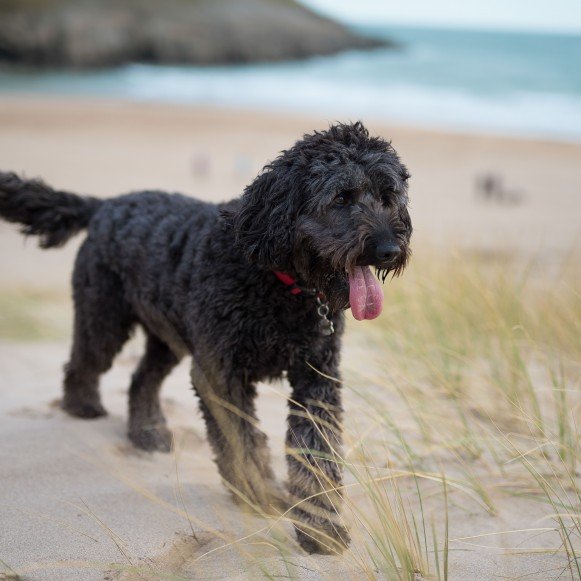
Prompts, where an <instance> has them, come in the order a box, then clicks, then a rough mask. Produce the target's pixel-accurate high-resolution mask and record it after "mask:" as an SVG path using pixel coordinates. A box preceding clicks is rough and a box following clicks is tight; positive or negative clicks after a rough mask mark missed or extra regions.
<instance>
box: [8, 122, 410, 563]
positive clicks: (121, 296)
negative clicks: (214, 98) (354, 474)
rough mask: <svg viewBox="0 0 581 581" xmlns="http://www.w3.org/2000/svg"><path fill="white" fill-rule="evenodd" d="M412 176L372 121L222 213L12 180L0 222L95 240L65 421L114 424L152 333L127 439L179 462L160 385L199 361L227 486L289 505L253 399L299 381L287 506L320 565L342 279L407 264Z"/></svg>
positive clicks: (185, 203)
mask: <svg viewBox="0 0 581 581" xmlns="http://www.w3.org/2000/svg"><path fill="white" fill-rule="evenodd" d="M408 177H409V176H408V173H407V171H406V168H405V167H404V166H403V165H402V163H401V162H400V160H399V158H398V156H397V154H396V152H395V150H394V149H393V148H392V147H391V145H390V144H389V143H387V142H386V141H384V140H383V139H380V138H377V137H370V136H369V134H368V132H367V130H366V129H365V128H364V127H363V125H362V124H360V123H355V124H349V125H342V124H340V125H335V126H332V127H330V128H329V129H328V130H326V131H322V132H315V133H313V134H310V135H306V136H304V138H303V139H302V140H300V141H298V142H297V143H296V144H295V145H294V146H293V147H292V148H291V149H289V150H287V151H284V152H282V153H281V155H280V156H279V157H278V158H276V159H275V160H274V161H273V162H272V163H270V164H269V165H267V166H266V167H265V168H264V171H263V172H262V173H261V174H260V175H259V176H258V177H257V178H256V179H255V180H254V182H253V183H252V184H250V185H249V186H248V187H247V188H246V190H245V192H244V195H243V196H242V197H241V198H239V199H236V200H233V201H231V202H229V203H226V204H219V205H214V204H209V203H204V202H201V201H197V200H195V199H192V198H188V197H185V196H181V195H179V194H166V193H162V192H157V191H147V192H140V193H133V194H129V195H126V196H121V197H117V198H112V199H108V200H106V201H98V200H96V199H94V198H89V197H81V196H76V195H74V194H68V193H64V192H56V191H53V190H52V189H50V188H49V187H48V186H46V185H44V184H43V183H42V182H39V181H26V180H21V179H19V178H18V177H17V176H16V175H14V174H10V173H7V174H1V173H0V216H2V217H3V218H5V219H6V220H9V221H11V222H19V223H22V224H24V225H25V228H24V229H23V232H24V233H25V234H37V235H40V236H41V245H42V246H43V247H51V246H58V245H60V244H62V243H64V242H65V241H66V240H67V239H68V238H69V237H70V236H72V235H73V234H75V233H76V232H77V231H79V230H80V229H82V228H85V227H87V228H88V235H87V238H86V240H85V241H84V243H83V244H82V246H81V248H80V250H79V253H78V256H77V260H76V265H75V271H74V276H73V291H74V302H75V328H74V341H73V346H72V351H71V357H70V361H69V363H68V364H67V366H66V368H65V380H64V398H63V408H64V409H65V410H66V411H67V412H69V413H70V414H73V415H75V416H79V417H84V418H93V417H97V416H101V415H103V414H105V413H106V412H105V410H104V408H103V406H102V405H101V401H100V397H99V392H98V381H99V376H100V375H101V374H102V373H104V372H105V371H106V370H107V369H109V367H110V366H111V364H112V361H113V358H114V357H115V355H116V354H117V353H118V352H119V351H120V350H121V347H122V346H123V344H124V343H125V341H126V340H127V339H128V337H129V336H130V334H131V332H132V330H133V328H134V327H135V325H137V324H139V325H141V326H142V327H143V328H144V330H145V332H146V334H147V347H146V352H145V354H144V356H143V359H142V361H141V363H140V364H139V367H138V368H137V370H136V372H135V374H134V375H133V380H132V383H131V386H130V390H129V437H130V439H131V440H132V441H133V442H134V444H135V445H136V446H138V447H140V448H143V449H146V450H169V448H170V445H171V434H170V432H169V430H168V429H167V428H166V426H165V419H164V416H163V413H162V410H161V407H160V404H159V389H160V386H161V383H162V381H163V379H164V378H165V376H166V375H167V374H168V373H169V372H170V371H171V369H172V368H173V367H174V366H175V365H176V364H177V363H178V361H179V360H180V359H181V358H182V357H183V356H185V355H191V356H192V359H193V365H192V372H191V377H192V383H193V387H194V389H195V391H196V393H197V395H198V397H199V400H200V408H201V411H202V414H203V416H204V419H205V421H206V424H207V429H208V438H209V440H210V443H211V445H212V448H213V451H214V453H215V456H216V463H217V465H218V469H219V470H220V473H221V475H222V476H223V478H224V480H225V481H226V482H227V483H228V485H229V486H230V487H232V488H234V489H236V490H238V491H239V493H240V494H242V495H243V496H244V497H246V498H247V499H249V500H251V501H253V502H257V503H261V504H262V505H268V504H269V503H271V502H273V501H277V500H280V499H281V497H282V493H281V492H280V491H279V490H278V488H277V486H276V483H275V481H274V476H273V473H272V470H271V468H270V464H269V452H268V448H267V443H266V436H265V435H264V434H263V433H262V432H261V431H260V430H259V429H258V428H257V427H256V414H255V406H254V398H255V396H256V387H255V386H256V383H257V382H259V381H264V380H270V379H274V378H279V377H281V376H282V375H283V373H284V372H288V379H289V381H290V384H291V386H292V396H291V399H290V403H289V407H290V414H289V419H288V433H287V454H288V455H287V458H288V466H289V492H290V495H291V502H292V503H293V504H294V503H295V502H299V501H302V502H300V504H299V505H298V506H296V507H295V508H294V509H293V511H292V514H293V516H294V518H295V519H296V521H297V522H296V528H297V535H298V538H299V541H300V543H301V545H302V546H303V547H304V548H305V549H307V550H309V551H311V552H328V551H334V550H339V549H340V548H341V547H342V546H345V545H346V544H347V543H348V541H349V537H348V534H347V532H346V530H345V529H344V527H342V526H341V524H340V523H339V521H338V510H339V504H340V500H341V495H340V493H338V492H323V491H325V490H327V489H332V488H334V487H337V486H338V485H340V483H341V467H340V464H339V463H338V462H337V461H336V458H337V456H339V455H340V454H341V415H342V407H341V397H340V396H341V393H340V392H341V389H340V387H341V384H340V381H339V378H340V373H339V356H340V346H341V335H342V333H343V329H344V315H343V310H344V309H345V308H347V307H348V303H349V289H348V277H347V274H346V271H347V270H348V269H349V268H352V267H353V265H372V266H374V267H376V269H377V270H378V273H379V275H380V277H385V275H387V273H389V272H392V273H395V274H398V273H400V272H401V271H402V269H403V268H404V267H405V264H406V262H407V259H408V257H409V239H410V236H411V231H412V228H411V222H410V218H409V214H408V212H407V202H408V198H407V179H408ZM386 245H387V247H389V248H390V249H392V250H391V251H390V252H389V253H386V252H384V251H382V249H383V248H386ZM394 248H395V249H396V250H395V251H393V249H394ZM274 270H279V271H284V272H287V273H290V274H291V275H294V276H295V277H297V278H298V279H299V281H300V283H301V284H302V285H303V286H304V287H305V288H315V289H317V290H319V291H321V292H323V293H324V294H325V295H326V297H327V298H328V301H329V306H330V315H329V317H330V318H331V320H332V321H333V323H334V325H335V329H336V332H335V333H334V334H333V335H330V336H327V335H323V334H322V333H321V332H320V317H319V316H318V315H317V312H316V308H315V302H314V299H313V297H312V295H311V294H309V293H307V292H304V293H301V294H298V295H293V294H291V293H290V292H289V289H288V288H287V287H285V286H284V285H283V284H281V282H280V281H279V280H278V279H277V278H276V277H275V276H274V274H273V271H274ZM306 498H309V500H308V501H306V500H305V499H306Z"/></svg>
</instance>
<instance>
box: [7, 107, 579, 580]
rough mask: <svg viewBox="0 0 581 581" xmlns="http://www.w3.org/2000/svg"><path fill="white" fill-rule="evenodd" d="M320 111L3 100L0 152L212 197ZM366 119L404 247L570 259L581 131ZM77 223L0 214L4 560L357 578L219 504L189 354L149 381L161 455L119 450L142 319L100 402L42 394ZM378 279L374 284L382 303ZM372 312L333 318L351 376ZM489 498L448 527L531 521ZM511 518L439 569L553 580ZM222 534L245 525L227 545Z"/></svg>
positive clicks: (530, 513) (133, 573)
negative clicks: (385, 146) (60, 241)
mask: <svg viewBox="0 0 581 581" xmlns="http://www.w3.org/2000/svg"><path fill="white" fill-rule="evenodd" d="M331 121H333V119H324V118H317V117H308V116H299V115H290V114H276V113H258V112H248V111H235V110H226V109H218V108H209V107H208V108H202V107H196V108H194V107H186V106H177V105H176V106H170V105H158V104H145V103H131V102H112V101H111V102H110V101H96V100H91V101H89V100H81V99H64V98H62V99H61V98H54V99H47V98H42V99H40V98H34V97H30V96H21V97H10V98H8V97H1V98H0V160H1V161H0V164H1V165H0V169H2V170H12V171H16V172H19V173H22V174H24V175H26V176H28V177H37V176H39V177H42V178H43V179H44V180H45V181H47V182H48V183H50V184H51V185H53V186H55V187H58V188H60V189H68V190H71V191H74V192H82V193H86V194H91V195H96V196H101V197H108V196H113V195H118V194H121V193H126V192H129V191H134V190H140V189H163V190H167V191H179V192H182V193H186V194H188V195H192V196H196V197H199V198H202V199H205V200H209V201H222V200H227V199H230V198H233V197H236V196H238V195H240V193H241V192H242V190H243V188H244V186H245V185H246V184H248V183H249V182H250V181H251V180H252V179H253V177H254V176H255V175H256V174H257V172H258V171H260V169H261V168H262V166H263V165H264V164H265V163H266V162H267V161H268V160H271V159H273V157H275V156H276V155H277V153H278V152H279V151H281V150H282V149H284V148H286V147H288V146H290V145H292V143H293V142H294V141H295V140H296V139H297V138H298V137H299V136H301V135H302V134H303V133H305V132H310V131H312V130H313V129H316V128H324V127H326V126H327V125H328V124H329V122H331ZM363 121H364V122H365V124H366V125H367V126H368V128H369V129H370V131H371V132H372V133H377V134H380V135H382V136H383V137H388V138H390V139H391V140H392V141H393V145H394V147H395V148H396V149H397V151H398V152H399V154H400V155H401V157H402V159H403V160H404V162H405V163H406V164H407V165H408V167H409V170H410V172H411V174H412V179H411V182H410V183H411V185H410V198H411V215H412V219H413V222H414V229H415V233H414V237H415V241H414V245H413V246H414V253H415V256H416V257H417V260H418V261H420V262H421V261H422V260H426V257H430V256H434V255H436V256H438V258H439V260H441V261H442V263H443V264H445V263H446V262H447V261H448V257H451V256H453V255H455V253H457V252H461V253H463V256H467V257H470V256H474V257H475V260H476V259H477V260H479V261H483V262H486V261H494V260H511V261H514V262H515V264H521V265H522V264H528V263H530V262H536V263H539V264H541V265H542V269H543V270H544V271H546V272H547V273H548V275H549V276H551V277H555V278H558V276H557V275H558V273H559V267H560V265H561V264H563V263H564V262H566V261H570V260H575V258H573V259H572V258H571V256H572V255H575V253H577V258H578V250H579V246H580V243H581V238H580V236H581V221H580V220H579V216H580V215H581V205H580V204H581V202H580V199H581V198H580V196H581V144H568V143H558V142H549V141H533V140H523V139H516V138H514V139H512V138H500V137H493V136H479V135H461V134H452V133H444V132H436V131H427V130H422V129H419V128H403V127H399V126H394V127H390V126H389V125H387V124H386V123H385V121H382V122H377V121H375V120H373V119H363ZM490 174H494V175H496V176H500V179H501V181H502V185H503V188H504V190H503V191H504V192H505V193H506V196H505V197H503V198H502V199H499V200H491V199H486V198H485V196H483V195H482V194H481V192H480V191H479V189H478V183H479V180H481V179H482V177H483V176H486V175H490ZM81 239H82V236H80V237H78V238H76V239H74V240H73V241H72V242H70V243H69V244H68V245H67V246H66V247H65V248H63V249H59V250H50V251H41V250H39V249H38V248H37V246H36V241H35V240H33V239H28V240H24V239H23V238H22V236H21V235H20V234H19V233H18V232H17V228H16V227H15V226H13V225H9V224H6V223H4V222H0V325H2V324H3V323H4V324H5V325H6V326H5V328H4V329H2V328H0V417H1V418H2V421H0V523H1V524H0V564H2V563H3V564H5V565H6V567H5V573H4V574H5V575H6V576H8V575H9V574H10V571H13V572H15V573H17V574H19V575H21V576H22V577H23V578H26V579H46V580H54V579H59V580H60V579H71V580H72V579H119V578H123V579H134V578H135V579H137V578H139V579H149V578H200V579H204V578H207V579H210V578H211V579H216V578H224V579H226V578H227V579H247V578H258V577H261V576H266V573H268V575H272V576H286V577H298V578H304V579H319V578H329V577H335V578H337V575H340V576H341V578H352V579H360V578H362V569H361V568H360V564H359V563H360V562H359V561H358V559H357V558H353V559H350V560H349V559H347V560H339V559H337V558H334V557H316V558H313V557H308V556H306V555H303V554H302V553H301V552H300V550H299V549H298V548H297V547H293V546H289V548H288V554H286V555H284V556H283V557H284V558H283V557H281V552H280V550H279V549H277V548H275V544H272V543H271V544H269V543H268V542H266V541H264V535H267V534H268V531H267V530H266V529H267V528H268V524H265V521H264V520H262V519H260V518H258V517H256V516H252V515H250V514H246V513H244V512H243V511H241V510H240V509H239V508H237V507H235V506H234V505H233V504H232V502H231V500H230V498H229V496H228V494H227V493H226V491H225V490H224V488H223V487H222V486H221V484H220V480H219V476H218V474H217V471H216V469H215V467H214V465H213V462H212V460H211V452H210V448H209V446H208V444H207V442H206V441H205V436H204V427H203V422H202V419H201V417H200V415H199V413H198V411H197V405H196V402H195V400H194V397H193V396H192V393H191V391H190V389H189V382H188V368H187V362H184V363H183V364H182V365H180V367H179V368H178V369H177V370H176V372H174V373H173V374H172V375H171V377H170V378H169V379H168V381H167V384H166V385H165V387H164V391H163V402H164V407H165V410H166V414H167V416H168V421H169V425H170V427H171V428H172V429H174V430H175V440H176V452H175V453H174V454H170V455H163V454H158V453H156V454H153V455H148V454H145V453H140V452H136V451H135V450H134V449H132V448H131V446H130V444H129V442H128V440H127V439H126V436H125V419H126V415H127V414H126V405H127V402H126V391H127V386H128V384H129V377H130V374H131V373H132V371H133V368H134V367H135V365H136V363H137V361H138V359H139V357H140V354H141V344H142V338H141V337H140V336H137V337H136V338H135V339H134V340H132V341H131V343H130V344H128V346H127V348H126V349H125V350H124V351H123V353H122V355H121V356H120V358H119V359H118V360H117V362H116V364H115V366H114V368H113V369H112V370H111V371H110V372H109V373H108V374H107V375H106V377H105V379H104V382H103V386H102V392H103V397H104V403H105V406H106V407H107V408H108V410H109V416H108V417H107V418H105V419H102V420H98V421H94V422H83V421H80V420H76V419H73V418H70V417H67V416H66V415H65V414H63V413H62V412H61V411H60V410H59V409H58V406H57V404H56V403H55V402H56V400H58V398H59V397H60V382H61V368H62V365H63V363H64V362H65V361H66V359H67V351H68V348H69V343H70V324H71V320H72V313H71V303H70V299H69V279H70V273H71V270H72V265H73V260H74V256H75V252H76V249H77V248H78V245H79V242H80V240H81ZM405 283H406V277H405V276H404V277H403V278H402V279H400V280H398V281H397V282H396V283H394V284H395V285H396V288H398V289H404V290H405ZM389 296H390V289H389V288H387V289H386V300H387V301H389ZM27 305H30V309H31V310H32V312H33V313H34V314H35V316H36V319H35V322H34V324H32V325H31V326H29V327H27V326H26V325H28V323H29V321H28V319H25V318H23V319H20V318H19V317H20V311H21V310H22V309H23V308H26V306H27ZM13 311H14V312H13ZM16 311H18V312H16ZM15 313H16V314H15ZM21 321H22V322H21ZM39 321H40V323H39ZM9 323H10V327H9V325H8V324H9ZM36 324H37V325H38V326H35V325H36ZM374 324H375V323H368V325H370V327H371V329H369V328H365V327H364V326H361V325H357V324H356V323H354V322H353V321H350V322H349V327H348V332H347V337H346V346H345V357H344V361H345V364H344V368H345V374H346V378H347V381H348V382H351V383H353V384H354V385H355V384H357V382H361V377H362V374H363V371H362V370H363V369H366V370H367V371H368V372H369V373H372V372H373V371H372V370H373V369H379V368H380V367H381V357H382V355H381V352H376V351H374V348H373V345H374V342H373V341H372V339H371V337H373V333H374V329H373V326H374ZM287 392H288V390H286V388H285V385H284V384H282V383H281V384H276V385H273V386H262V387H261V398H260V401H259V417H260V418H261V422H262V426H263V429H264V430H265V431H266V432H267V433H268V435H269V436H270V438H271V449H272V451H273V458H274V461H275V468H276V472H277V475H278V476H279V478H280V479H281V480H283V479H284V470H285V467H284V454H283V441H284V430H285V411H286V403H285V399H284V396H285V393H287ZM287 395H288V393H287ZM346 400H347V401H346V403H345V407H346V408H347V409H349V408H350V406H351V408H352V409H354V408H355V407H356V406H358V405H361V402H360V401H358V400H357V398H356V397H355V396H353V395H352V394H351V392H347V394H346ZM496 501H497V506H498V507H499V509H498V511H497V515H496V516H491V515H490V514H486V513H484V512H482V511H480V510H479V508H478V506H477V503H475V502H474V500H470V499H468V500H466V502H465V503H461V504H462V505H461V506H456V507H455V508H453V509H451V512H450V515H449V518H450V522H451V523H452V524H451V532H450V534H451V536H452V537H454V538H458V539H462V538H468V537H470V535H472V534H488V533H491V534H494V533H495V531H519V530H527V531H530V530H532V529H540V528H542V527H544V526H546V522H545V521H543V519H544V518H545V515H546V513H545V512H543V510H541V508H540V506H539V504H538V503H535V502H534V501H528V500H527V499H526V498H524V497H519V498H517V499H511V498H510V497H503V496H498V498H496ZM430 510H431V509H430ZM433 510H434V511H437V508H433ZM442 520H443V519H442ZM452 529H453V530H452ZM256 531H259V532H260V534H258V533H256ZM272 534H274V533H272ZM252 535H255V536H254V537H252ZM514 535H516V536H514ZM514 535H513V536H512V537H510V535H508V536H509V537H510V539H507V536H506V535H504V536H503V535H500V536H491V537H489V538H487V539H486V542H481V541H478V542H475V543H473V544H469V543H468V544H464V545H461V544H460V545H457V546H456V549H457V550H456V552H451V553H450V576H449V578H451V579H459V580H461V579H464V580H466V579H483V580H484V579H492V578H501V577H502V578H517V577H521V576H526V577H525V578H527V579H549V578H551V579H552V578H556V577H557V574H558V573H559V571H560V570H561V568H562V566H563V565H562V558H563V557H562V555H561V554H560V553H559V552H558V551H554V552H551V549H552V547H553V546H554V542H555V541H554V539H551V538H549V539H547V540H545V539H544V538H542V539H538V540H537V541H536V544H535V543H532V545H531V542H530V534H528V533H527V535H524V536H523V535H521V536H518V533H515V534H514ZM249 536H250V537H249ZM247 537H249V538H247ZM192 539H194V541H192ZM238 539H245V540H244V541H238V542H234V541H236V540H238ZM354 540H355V549H354V554H357V551H358V550H361V551H362V549H361V545H359V544H358V540H357V536H355V537H354ZM469 545H470V546H469ZM479 545H482V546H479ZM529 545H530V546H534V547H535V548H539V551H536V552H531V553H528V554H526V556H524V557H523V556H522V555H519V552H518V551H513V550H512V548H514V547H515V546H520V547H521V548H522V547H525V546H529ZM540 549H543V551H541V550H540ZM346 563H347V564H346ZM1 571H2V569H1V568H0V579H2V578H3V577H2V573H1ZM172 576H173V577H172ZM8 578H9V577H8Z"/></svg>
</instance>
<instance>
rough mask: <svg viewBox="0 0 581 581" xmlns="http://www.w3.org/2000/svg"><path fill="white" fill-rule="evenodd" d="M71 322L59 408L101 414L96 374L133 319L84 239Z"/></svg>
mask: <svg viewBox="0 0 581 581" xmlns="http://www.w3.org/2000/svg"><path fill="white" fill-rule="evenodd" d="M73 297H74V303H75V326H74V338H73V347H72V349H71V358H70V360H69V362H68V363H67V365H65V379H64V396H63V400H62V408H63V409H64V410H65V411H66V412H67V413H69V414H71V415H73V416H77V417H80V418H96V417H99V416H103V415H106V413H107V412H106V410H105V408H104V407H103V406H102V404H101V398H100V396H99V377H100V376H101V374H102V373H104V372H105V371H107V370H108V369H109V368H110V367H111V364H112V363H113V359H114V357H115V355H117V353H118V352H119V351H120V350H121V348H122V347H123V345H124V343H125V342H126V341H127V339H128V338H129V336H130V334H131V330H132V328H133V325H134V323H135V318H134V316H133V313H132V310H131V308H130V306H129V305H128V304H127V302H126V301H125V299H124V296H123V288H122V285H121V281H120V280H119V277H118V276H117V275H116V274H115V273H113V272H112V271H110V270H109V269H108V268H107V267H105V266H103V265H102V264H99V263H96V262H95V261H94V258H93V257H92V256H91V249H90V246H89V245H88V244H87V242H85V244H84V245H83V246H82V247H81V249H80V251H79V254H78V256H77V261H76V266H75V272H74V275H73Z"/></svg>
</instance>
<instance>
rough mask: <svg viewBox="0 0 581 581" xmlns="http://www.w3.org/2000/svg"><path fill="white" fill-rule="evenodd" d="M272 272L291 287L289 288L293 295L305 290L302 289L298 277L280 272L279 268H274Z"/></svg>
mask: <svg viewBox="0 0 581 581" xmlns="http://www.w3.org/2000/svg"><path fill="white" fill-rule="evenodd" d="M272 272H273V274H274V276H276V278H278V280H280V282H282V284H284V285H285V286H288V287H290V289H289V290H290V293H291V295H300V294H301V293H302V292H303V291H302V289H301V288H300V287H299V286H298V285H297V279H296V278H293V277H292V276H291V275H290V274H287V273H286V272H280V271H279V270H273V271H272Z"/></svg>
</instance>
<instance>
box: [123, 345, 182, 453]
mask: <svg viewBox="0 0 581 581" xmlns="http://www.w3.org/2000/svg"><path fill="white" fill-rule="evenodd" d="M178 363H179V358H178V357H177V356H176V355H175V354H174V353H173V351H172V350H171V349H170V348H169V347H168V346H167V344H166V343H164V342H163V341H162V340H161V339H158V338H157V337H155V336H154V335H152V334H148V336H147V346H146V349H145V354H144V355H143V358H142V359H141V362H140V363H139V367H138V368H137V369H136V371H135V373H134V374H133V378H132V380H131V387H130V388H129V434H128V435H129V439H130V440H131V441H132V442H133V444H134V445H135V446H136V447H137V448H141V449H142V450H147V451H154V450H158V451H160V452H169V451H170V449H171V442H172V435H171V432H170V431H169V430H168V429H167V427H166V425H165V417H164V415H163V412H162V411H161V405H160V402H159V391H160V388H161V384H162V382H163V380H164V379H165V378H166V377H167V375H168V374H169V373H170V371H171V370H172V369H173V368H174V367H175V366H176V365H177V364H178Z"/></svg>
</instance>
